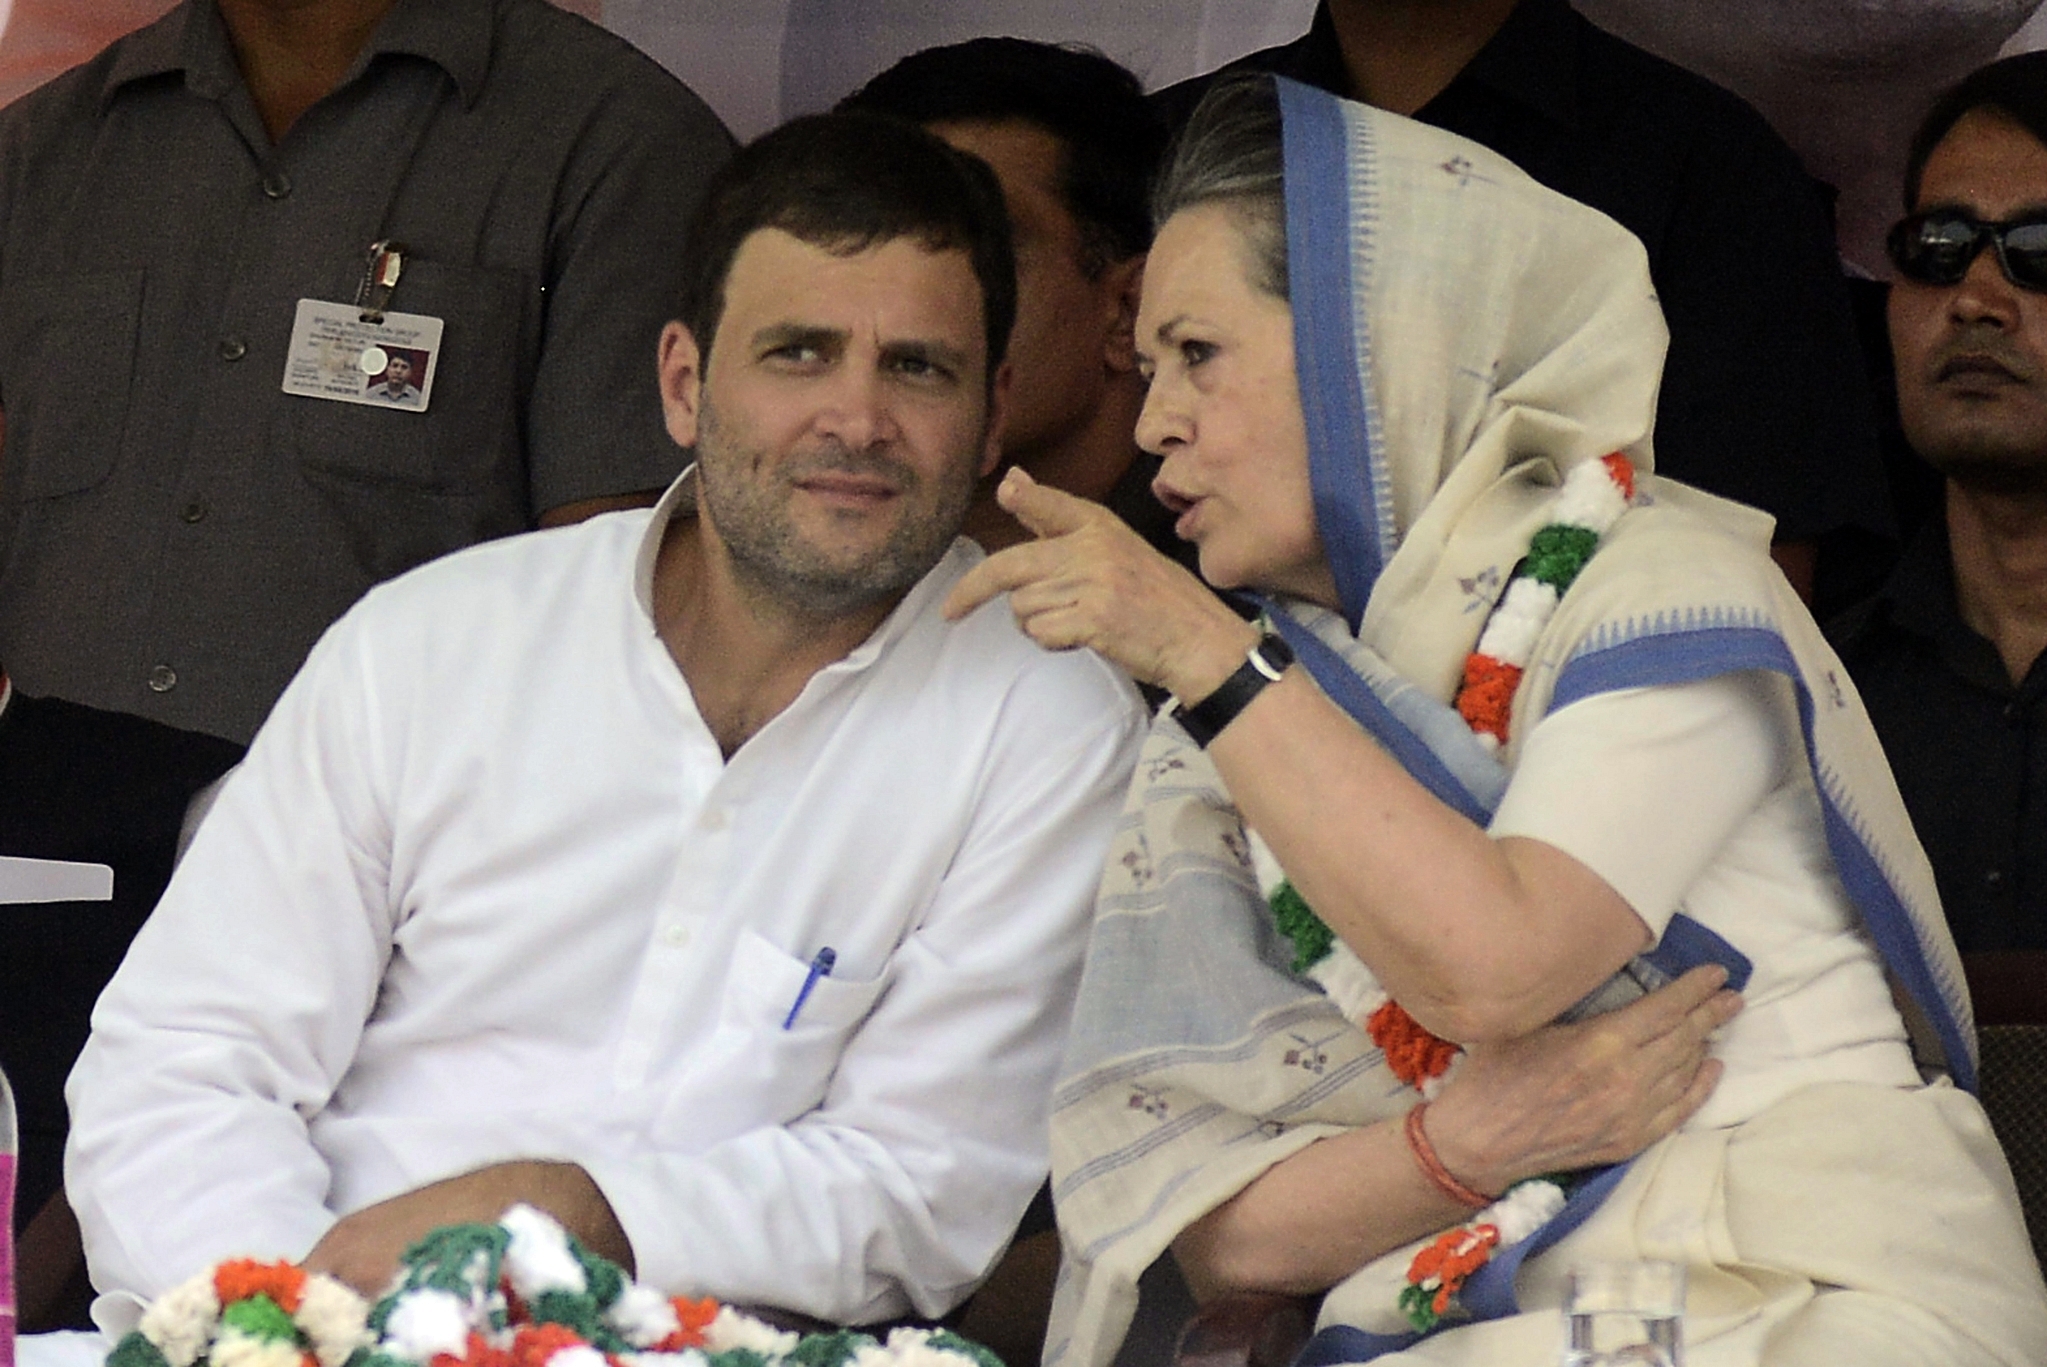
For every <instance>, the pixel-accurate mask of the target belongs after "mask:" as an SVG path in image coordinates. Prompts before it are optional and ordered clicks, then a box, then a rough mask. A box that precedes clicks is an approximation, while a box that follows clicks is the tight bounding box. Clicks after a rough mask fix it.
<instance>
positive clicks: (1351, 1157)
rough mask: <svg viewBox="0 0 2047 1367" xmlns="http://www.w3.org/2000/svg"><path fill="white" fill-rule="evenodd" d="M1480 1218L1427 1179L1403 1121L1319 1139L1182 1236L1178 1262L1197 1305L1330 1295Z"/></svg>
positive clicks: (1177, 1243)
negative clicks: (1250, 1294) (1360, 1274)
mask: <svg viewBox="0 0 2047 1367" xmlns="http://www.w3.org/2000/svg"><path fill="white" fill-rule="evenodd" d="M1470 1214H1471V1211H1470V1210H1469V1209H1468V1208H1467V1207H1465V1206H1463V1205H1460V1204H1458V1203H1457V1202H1456V1201H1453V1200H1451V1199H1450V1198H1449V1197H1448V1196H1446V1195H1445V1194H1443V1193H1442V1192H1441V1191H1439V1190H1438V1189H1437V1188H1436V1187H1435V1185H1434V1184H1433V1183H1431V1182H1430V1181H1429V1180H1428V1179H1427V1178H1426V1177H1424V1176H1423V1175H1422V1172H1421V1169H1420V1168H1419V1167H1417V1166H1416V1164H1415V1161H1414V1158H1413V1156H1412V1155H1411V1154H1410V1153H1409V1152H1408V1150H1407V1141H1406V1137H1405V1135H1404V1134H1403V1133H1402V1129H1401V1122H1400V1121H1398V1120H1389V1121H1385V1122H1382V1123H1380V1124H1377V1125H1373V1126H1369V1127H1367V1128H1365V1129H1362V1130H1353V1131H1351V1132H1350V1133H1348V1134H1341V1135H1335V1136H1332V1137H1331V1138H1328V1139H1322V1140H1318V1141H1316V1142H1315V1143H1313V1144H1310V1145H1309V1146H1308V1147H1307V1148H1305V1149H1302V1150H1301V1151H1300V1152H1299V1153H1297V1154H1295V1155H1293V1156H1292V1157H1291V1158H1288V1159H1286V1160H1285V1161H1283V1162H1281V1163H1278V1164H1276V1165H1274V1166H1273V1167H1271V1168H1268V1169H1267V1170H1266V1171H1265V1172H1264V1174H1263V1175H1261V1176H1260V1177H1259V1178H1258V1179H1257V1180H1256V1181H1254V1182H1253V1183H1252V1184H1251V1185H1250V1186H1248V1187H1246V1188H1245V1189H1244V1190H1243V1191H1241V1192H1239V1193H1238V1194H1237V1195H1236V1196H1235V1197H1233V1198H1232V1199H1230V1200H1229V1201H1226V1202H1224V1203H1223V1204H1222V1205H1220V1206H1218V1207H1217V1208H1216V1209H1214V1210H1213V1211H1210V1212H1209V1213H1208V1214H1207V1215H1205V1216H1203V1217H1202V1218H1201V1219H1199V1220H1197V1221H1195V1222H1194V1223H1193V1224H1191V1225H1189V1226H1188V1227H1187V1228H1186V1229H1185V1230H1183V1231H1181V1233H1180V1236H1179V1237H1178V1238H1176V1239H1175V1240H1174V1241H1173V1256H1174V1258H1175V1259H1176V1260H1177V1261H1178V1262H1179V1264H1180V1270H1181V1271H1182V1272H1183V1273H1184V1274H1185V1275H1186V1278H1187V1284H1188V1286H1189V1287H1190V1288H1192V1290H1193V1292H1194V1296H1195V1299H1196V1300H1199V1301H1203V1302H1206V1301H1209V1300H1212V1299H1214V1298H1216V1297H1218V1296H1222V1295H1227V1294H1229V1293H1232V1292H1244V1291H1265V1292H1278V1293H1282V1294H1287V1295H1305V1294H1310V1293H1313V1292H1318V1291H1323V1290H1326V1289H1328V1288H1329V1287H1331V1286H1334V1285H1335V1284H1336V1283H1337V1282H1339V1281H1342V1280H1343V1279H1344V1278H1345V1277H1347V1276H1349V1275H1350V1274H1351V1273H1353V1272H1355V1271H1357V1269H1359V1268H1360V1267H1363V1266H1364V1265H1365V1264H1366V1263H1369V1262H1371V1261H1372V1260H1373V1259H1375V1258H1378V1257H1380V1256H1381V1255H1382V1254H1385V1253H1387V1252H1389V1251H1390V1250H1392V1249H1395V1248H1398V1247H1400V1246H1401V1245H1402V1244H1405V1243H1408V1242H1411V1241H1412V1240H1415V1239H1419V1238H1421V1237H1423V1236H1424V1235H1427V1234H1431V1233H1433V1232H1435V1231H1436V1230H1439V1229H1446V1228H1448V1227H1449V1226H1451V1225H1453V1224H1455V1223H1457V1222H1458V1221H1459V1220H1461V1219H1463V1218H1465V1217H1467V1216H1469V1215H1470Z"/></svg>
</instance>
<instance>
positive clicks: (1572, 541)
mask: <svg viewBox="0 0 2047 1367" xmlns="http://www.w3.org/2000/svg"><path fill="white" fill-rule="evenodd" d="M1634 496H1635V468H1634V466H1633V465H1632V464H1631V463H1630V462H1629V460H1628V458H1627V457H1626V456H1625V455H1622V454H1621V453H1620V452H1618V451H1616V452H1614V453H1613V454H1611V455H1608V456H1603V457H1601V458H1600V459H1598V460H1589V461H1584V462H1582V463H1580V464H1578V465H1575V466H1573V467H1572V468H1571V470H1570V471H1569V472H1568V473H1567V474H1566V475H1565V476H1564V480H1563V486H1562V488H1560V489H1559V490H1558V491H1557V498H1556V502H1555V503H1554V505H1552V507H1551V510H1550V519H1549V521H1548V522H1547V523H1545V524H1544V525H1543V526H1542V527H1541V528H1539V529H1538V530H1537V531H1536V533H1535V535H1534V536H1533V537H1532V538H1530V540H1529V543H1528V553H1527V554H1526V555H1525V556H1523V557H1522V559H1521V561H1520V563H1519V564H1517V565H1516V566H1515V567H1514V569H1513V572H1512V574H1511V575H1510V576H1509V580H1508V584H1507V588H1506V591H1505V592H1503V593H1502V594H1501V595H1500V597H1499V601H1498V602H1496V603H1495V604H1494V605H1493V610H1492V612H1491V613H1490V614H1489V615H1488V617H1487V620H1486V623H1485V626H1484V629H1483V630H1482V631H1481V632H1480V633H1479V638H1478V644H1477V646H1476V647H1474V648H1473V650H1472V651H1471V653H1470V654H1469V655H1468V656H1467V657H1466V658H1465V662H1464V671H1463V675H1462V683H1461V684H1460V686H1459V688H1458V691H1457V697H1456V700H1455V706H1456V709H1457V712H1458V715H1459V716H1461V717H1463V719H1464V722H1465V724H1466V725H1467V726H1469V727H1470V728H1471V731H1472V734H1473V735H1474V736H1476V737H1477V738H1478V741H1479V743H1480V744H1481V745H1483V746H1484V747H1485V748H1486V750H1487V751H1488V752H1489V753H1492V754H1497V753H1498V752H1499V749H1500V747H1501V746H1502V745H1504V744H1505V743H1506V740H1507V735H1508V727H1509V724H1510V722H1511V720H1512V708H1513V700H1514V693H1515V690H1516V689H1517V688H1518V687H1519V685H1520V682H1521V675H1522V672H1523V670H1524V669H1525V668H1526V667H1527V664H1528V661H1529V659H1530V657H1531V656H1532V654H1533V653H1534V649H1535V643H1536V640H1537V638H1539V637H1540V636H1541V635H1542V631H1543V628H1544V627H1546V626H1548V625H1549V621H1550V618H1551V617H1553V616H1554V615H1555V614H1556V610H1557V604H1558V603H1559V602H1560V601H1561V600H1562V598H1563V595H1564V593H1565V591H1566V590H1568V589H1569V588H1570V587H1571V585H1572V583H1574V582H1575V581H1576V580H1577V578H1578V575H1579V572H1580V571H1582V570H1583V569H1584V568H1585V565H1586V562H1587V561H1589V560H1591V558H1592V554H1593V552H1594V551H1596V550H1598V549H1599V545H1600V542H1601V541H1602V540H1603V539H1604V538H1605V536H1606V533H1607V532H1608V531H1609V530H1611V529H1612V527H1613V524H1614V523H1615V522H1617V521H1619V520H1620V517H1621V514H1623V513H1624V512H1626V511H1627V509H1628V506H1629V504H1630V503H1631V502H1632V501H1633V500H1634ZM1251 847H1252V854H1253V860H1254V863H1256V864H1257V865H1258V869H1259V884H1260V886H1261V887H1262V888H1263V889H1264V890H1265V892H1266V897H1267V900H1268V902H1269V903H1270V905H1271V907H1272V918H1273V924H1274V925H1275V926H1277V927H1278V929H1279V932H1280V934H1281V935H1283V936H1284V937H1286V939H1287V940H1288V941H1289V942H1291V943H1292V945H1293V948H1294V962H1293V970H1294V972H1296V973H1299V974H1302V975H1304V976H1305V977H1307V978H1309V979H1310V980H1311V981H1313V982H1314V983H1315V984H1316V985H1317V986H1319V987H1321V989H1322V990H1323V991H1324V992H1325V993H1326V994H1328V996H1329V999H1330V1000H1331V1001H1332V1002H1334V1003H1335V1004H1336V1007H1337V1009H1338V1010H1340V1011H1342V1012H1343V1014H1344V1016H1345V1017H1346V1018H1347V1019H1349V1020H1352V1021H1355V1022H1357V1023H1358V1024H1359V1025H1362V1026H1363V1027H1364V1028H1365V1031H1366V1032H1367V1033H1368V1034H1370V1035H1371V1037H1372V1043H1373V1044H1375V1045H1377V1046H1378V1047H1379V1049H1380V1051H1381V1052H1382V1053H1384V1054H1385V1056H1386V1066H1387V1067H1388V1068H1389V1069H1390V1070H1391V1071H1392V1073H1393V1075H1394V1076H1395V1077H1397V1078H1399V1079H1400V1080H1401V1081H1402V1082H1403V1083H1405V1084H1406V1085H1408V1086H1409V1087H1412V1088H1414V1089H1415V1090H1416V1091H1417V1092H1419V1093H1421V1095H1422V1098H1423V1100H1424V1101H1427V1100H1432V1099H1433V1098H1434V1097H1435V1095H1436V1093H1437V1092H1439V1091H1441V1090H1442V1086H1443V1080H1444V1078H1445V1077H1446V1076H1447V1075H1448V1074H1449V1072H1450V1068H1451V1065H1453V1064H1454V1063H1456V1061H1457V1058H1458V1056H1459V1055H1460V1054H1461V1053H1462V1052H1463V1051H1462V1050H1460V1049H1459V1048H1458V1047H1457V1046H1456V1045H1454V1044H1452V1043H1450V1042H1449V1041H1448V1040H1444V1039H1440V1038H1438V1037H1437V1036H1436V1035H1434V1034H1432V1033H1430V1031H1429V1030H1428V1029H1427V1027H1425V1026H1423V1025H1422V1024H1421V1023H1420V1022H1419V1021H1417V1020H1415V1018H1414V1017H1413V1016H1410V1015H1409V1014H1408V1013H1407V1009H1406V1008H1405V1007H1403V1006H1401V1004H1400V1003H1399V1002H1397V1001H1395V1000H1393V998H1392V997H1391V996H1390V995H1389V994H1388V993H1387V992H1386V990H1385V989H1384V988H1383V987H1381V986H1380V985H1379V980H1378V978H1377V976H1376V975H1374V974H1373V972H1372V970H1371V969H1370V968H1368V967H1366V966H1365V963H1364V961H1363V960H1361V959H1359V958H1358V956H1357V955H1356V954H1355V953H1353V952H1352V950H1351V949H1350V947H1349V946H1348V945H1346V944H1344V943H1343V941H1342V940H1340V939H1338V938H1337V937H1336V935H1335V933H1334V932H1333V931H1331V930H1330V928H1329V926H1328V925H1327V924H1326V923H1325V922H1324V921H1323V920H1322V918H1321V917H1319V916H1317V915H1316V914H1315V911H1314V909H1313V908H1312V907H1310V906H1309V905H1308V904H1307V902H1306V901H1305V900H1304V899H1303V898H1302V897H1301V894H1300V893H1299V892H1297V891H1295V889H1294V886H1293V884H1292V883H1290V882H1288V881H1287V880H1286V877H1285V874H1284V872H1283V871H1281V870H1280V868H1279V865H1278V863H1277V861H1275V860H1273V858H1272V853H1271V850H1270V849H1269V848H1267V847H1266V845H1265V843H1264V842H1263V841H1262V840H1259V839H1257V838H1256V836H1255V835H1254V836H1253V839H1252V841H1251ZM1410 1142H1413V1141H1412V1138H1411V1140H1410ZM1425 1170H1426V1164H1425ZM1432 1180H1433V1178H1432ZM1449 1189H1450V1188H1447V1187H1446V1190H1449ZM1467 1190H1468V1189H1467V1188H1463V1187H1462V1184H1455V1190H1454V1191H1453V1194H1456V1195H1462V1194H1463V1193H1464V1192H1465V1191H1467ZM1482 1199H1483V1198H1482V1197H1481V1198H1478V1199H1477V1200H1473V1201H1470V1202H1468V1204H1472V1205H1476V1204H1478V1200H1482ZM1563 1204H1564V1188H1563V1185H1562V1184H1561V1183H1559V1182H1558V1181H1557V1180H1556V1179H1554V1178H1549V1177H1532V1178H1528V1179H1526V1180H1523V1181H1520V1182H1517V1183H1515V1184H1514V1185H1513V1186H1512V1187H1509V1188H1508V1189H1507V1191H1506V1192H1505V1193H1503V1194H1502V1195H1501V1196H1500V1198H1499V1199H1498V1200H1497V1201H1494V1202H1493V1203H1492V1204H1490V1205H1488V1206H1486V1207H1485V1208H1484V1209H1483V1210H1480V1211H1479V1213H1478V1214H1477V1215H1476V1216H1474V1217H1473V1218H1472V1219H1470V1220H1468V1221H1466V1222H1465V1223H1464V1224H1461V1225H1456V1226H1453V1227H1452V1228H1450V1229H1447V1230H1445V1231H1444V1232H1443V1233H1442V1234H1440V1235H1438V1236H1436V1238H1434V1239H1433V1240H1431V1241H1429V1242H1428V1243H1427V1244H1425V1245H1423V1247H1422V1249H1421V1251H1420V1252H1419V1253H1417V1254H1415V1256H1414V1260H1413V1261H1412V1262H1411V1263H1410V1264H1409V1265H1408V1269H1407V1279H1406V1285H1405V1287H1403V1289H1402V1290H1401V1292H1400V1298H1399V1303H1400V1310H1401V1312H1402V1313H1403V1314H1404V1315H1406V1317H1407V1320H1408V1323H1410V1324H1412V1325H1413V1326H1414V1327H1415V1329H1416V1330H1417V1331H1418V1332H1420V1333H1424V1334H1425V1333H1427V1332H1429V1331H1430V1330H1431V1329H1434V1328H1435V1327H1436V1326H1437V1325H1438V1324H1440V1323H1441V1322H1442V1321H1443V1320H1444V1319H1445V1318H1447V1317H1449V1316H1451V1315H1453V1314H1455V1313H1456V1297H1457V1292H1458V1290H1459V1289H1460V1288H1461V1287H1462V1286H1463V1285H1464V1283H1465V1282H1466V1281H1467V1280H1469V1279H1470V1277H1471V1275H1472V1274H1473V1273H1474V1272H1476V1271H1478V1269H1479V1268H1481V1267H1483V1266H1485V1265H1486V1263H1487V1262H1488V1261H1490V1260H1491V1258H1492V1256H1493V1254H1494V1253H1495V1252H1497V1251H1499V1250H1500V1249H1503V1248H1511V1247H1513V1246H1514V1245H1515V1244H1517V1243H1519V1242H1521V1240H1523V1239H1525V1238H1527V1237H1528V1236H1529V1235H1531V1234H1533V1233H1534V1232H1535V1231H1536V1230H1537V1229H1540V1228H1541V1227H1542V1226H1543V1224H1544V1223H1546V1222H1547V1221H1548V1220H1549V1219H1550V1217H1551V1216H1553V1215H1555V1214H1556V1213H1557V1211H1559V1210H1561V1209H1562V1208H1563Z"/></svg>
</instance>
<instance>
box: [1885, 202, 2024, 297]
mask: <svg viewBox="0 0 2047 1367" xmlns="http://www.w3.org/2000/svg"><path fill="white" fill-rule="evenodd" d="M1985 242H1988V243H1989V244H1990V245H1991V246H1992V247H1994V248H1996V250H1997V264H1998V265H1999V266H2002V267H2003V268H2004V278H2005V279H2007V280H2009V281H2011V282H2012V283H2013V284H2014V285H2017V286H2018V287H2019V288H2020V289H2022V290H2039V291H2042V292H2047V214H2034V215H2032V216H2030V217H2027V218H2014V219H2007V220H2006V221H2004V222H2002V223H1985V222H1984V221H1983V220H1982V219H1980V218H1971V217H1970V216H1969V215H1967V214H1965V213H1963V212H1962V211H1961V210H1959V209H1935V210H1934V211H1933V212H1932V213H1927V214H1914V215H1912V216H1911V217H1910V218H1908V219H1905V220H1903V221H1902V222H1900V223H1899V224H1898V225H1897V226H1896V227H1894V228H1892V229H1891V234H1890V236H1889V237H1888V238H1886V239H1885V240H1884V246H1885V248H1886V249H1887V250H1888V251H1889V252H1890V257H1891V264H1892V265H1893V266H1896V267H1897V268H1898V274H1900V275H1902V276H1904V277H1905V278H1906V279H1907V280H1917V281H1918V282H1919V283H1920V284H1922V285H1958V284H1960V283H1961V282H1962V277H1963V276H1965V275H1967V274H1968V273H1969V263H1970V262H1972V261H1974V260H1975V259H1976V253H1978V252H1980V251H1982V250H1983V244H1984V243H1985Z"/></svg>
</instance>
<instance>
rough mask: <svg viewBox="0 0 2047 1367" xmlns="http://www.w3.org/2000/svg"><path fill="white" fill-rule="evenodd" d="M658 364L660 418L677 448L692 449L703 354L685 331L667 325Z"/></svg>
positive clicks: (700, 412)
mask: <svg viewBox="0 0 2047 1367" xmlns="http://www.w3.org/2000/svg"><path fill="white" fill-rule="evenodd" d="M657 364H658V366H659V369H660V376H661V416H662V419H663V420H664V421H665V422H666V424H667V426H668V435H669V437H670V438H672V439H673V440H674V442H675V444H676V445H677V446H682V447H690V446H695V445H696V444H697V426H698V421H699V419H700V418H701V417H702V415H703V402H704V376H703V355H702V353H701V352H699V351H698V350H697V342H696V338H695V337H692V336H691V335H690V331H689V329H688V328H686V327H684V326H683V325H682V324H681V323H670V324H669V325H668V326H667V327H664V328H662V329H661V347H660V353H659V359H658V361H657Z"/></svg>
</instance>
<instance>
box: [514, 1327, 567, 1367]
mask: <svg viewBox="0 0 2047 1367" xmlns="http://www.w3.org/2000/svg"><path fill="white" fill-rule="evenodd" d="M582 1342H583V1336H582V1335H581V1334H578V1333H577V1332H576V1331H575V1330H573V1329H571V1328H569V1327H568V1326H567V1325H563V1324H522V1325H520V1326H519V1327H518V1329H516V1330H514V1331H513V1334H512V1358H511V1367H547V1360H548V1359H549V1358H551V1357H553V1356H554V1355H555V1354H556V1353H558V1352H560V1351H561V1350H562V1349H564V1348H574V1347H576V1346H577V1345H578V1344H580V1343H582Z"/></svg>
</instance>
